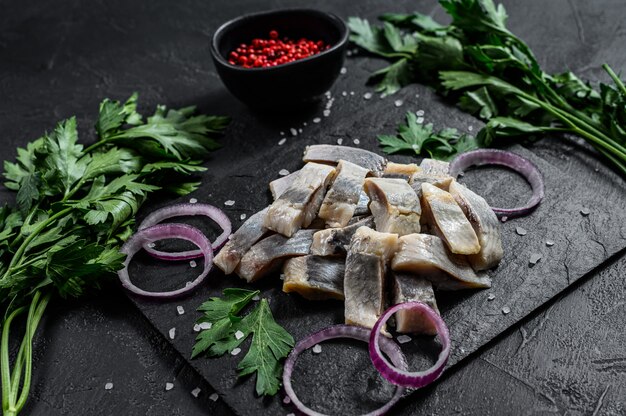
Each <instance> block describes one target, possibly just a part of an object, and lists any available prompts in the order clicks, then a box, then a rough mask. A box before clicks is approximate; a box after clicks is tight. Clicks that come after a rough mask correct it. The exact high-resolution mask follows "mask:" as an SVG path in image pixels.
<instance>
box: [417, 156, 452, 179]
mask: <svg viewBox="0 0 626 416" xmlns="http://www.w3.org/2000/svg"><path fill="white" fill-rule="evenodd" d="M419 167H420V169H421V171H422V173H423V174H425V175H430V176H450V163H449V162H444V161H443V160H437V159H430V158H424V159H422V161H421V162H420V166H419Z"/></svg>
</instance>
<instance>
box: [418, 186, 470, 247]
mask: <svg viewBox="0 0 626 416" xmlns="http://www.w3.org/2000/svg"><path fill="white" fill-rule="evenodd" d="M422 202H423V204H422V205H427V206H428V213H427V216H426V217H427V219H428V220H432V221H433V222H432V223H431V224H429V225H430V226H431V227H432V228H435V231H436V232H435V233H436V234H437V235H439V236H440V237H442V239H443V240H444V241H445V243H446V244H447V245H448V248H449V249H450V251H451V252H453V253H455V254H477V253H478V252H480V243H479V241H478V237H477V236H476V232H475V231H474V228H473V227H472V224H470V222H469V220H468V219H467V218H466V217H465V214H464V213H463V210H462V209H461V207H460V206H459V204H458V203H457V202H456V201H455V199H454V197H453V196H452V195H450V194H449V193H448V192H446V191H443V190H441V189H439V188H437V187H436V186H434V185H431V184H429V183H422ZM432 228H431V230H432Z"/></svg>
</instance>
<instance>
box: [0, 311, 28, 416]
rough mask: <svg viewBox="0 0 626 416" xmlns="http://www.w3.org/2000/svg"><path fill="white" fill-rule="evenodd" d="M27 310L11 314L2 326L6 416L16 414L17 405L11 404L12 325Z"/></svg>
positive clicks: (1, 363) (0, 357)
mask: <svg viewBox="0 0 626 416" xmlns="http://www.w3.org/2000/svg"><path fill="white" fill-rule="evenodd" d="M25 310H26V307H25V306H22V307H21V308H18V309H16V310H14V311H13V312H11V314H10V315H9V316H8V317H7V318H6V319H5V320H4V323H3V325H2V340H1V341H0V373H1V374H0V377H1V379H2V411H3V413H4V414H5V415H7V414H16V413H17V409H16V408H15V403H12V402H11V396H12V391H11V366H10V363H9V334H10V330H11V323H12V322H13V319H15V317H16V316H18V315H19V314H21V313H22V312H24V311H25Z"/></svg>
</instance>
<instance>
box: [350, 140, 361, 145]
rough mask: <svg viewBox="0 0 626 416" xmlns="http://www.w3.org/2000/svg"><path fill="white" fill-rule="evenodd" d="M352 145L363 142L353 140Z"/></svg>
mask: <svg viewBox="0 0 626 416" xmlns="http://www.w3.org/2000/svg"><path fill="white" fill-rule="evenodd" d="M352 143H354V144H361V141H360V140H359V139H354V140H352Z"/></svg>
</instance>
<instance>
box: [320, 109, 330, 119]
mask: <svg viewBox="0 0 626 416" xmlns="http://www.w3.org/2000/svg"><path fill="white" fill-rule="evenodd" d="M322 114H323V115H324V117H328V116H329V115H330V110H324V111H323V112H322Z"/></svg>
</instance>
